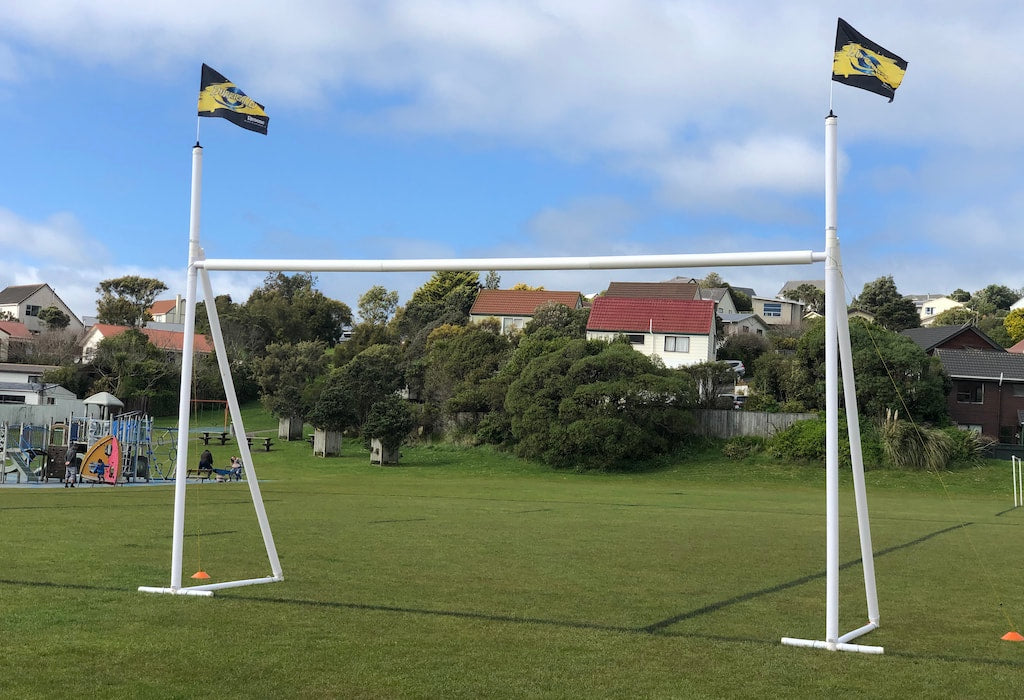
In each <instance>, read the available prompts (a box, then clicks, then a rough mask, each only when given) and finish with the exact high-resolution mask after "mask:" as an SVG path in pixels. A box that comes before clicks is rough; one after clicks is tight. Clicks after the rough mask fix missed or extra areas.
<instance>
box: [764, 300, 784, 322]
mask: <svg viewBox="0 0 1024 700" xmlns="http://www.w3.org/2000/svg"><path fill="white" fill-rule="evenodd" d="M764 315H765V316H772V317H773V318H781V317H782V302H777V301H766V302H765V303H764Z"/></svg>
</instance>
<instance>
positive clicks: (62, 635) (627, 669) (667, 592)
mask: <svg viewBox="0 0 1024 700" xmlns="http://www.w3.org/2000/svg"><path fill="white" fill-rule="evenodd" d="M209 449H210V450H211V452H214V457H215V461H216V462H217V463H222V462H225V461H226V460H227V458H228V457H229V456H230V451H231V446H230V445H228V446H224V447H222V446H220V445H216V444H211V445H210V447H209ZM403 451H404V453H405V457H404V458H403V460H402V465H401V466H399V467H388V468H381V467H373V466H371V465H370V464H369V455H368V452H367V451H366V450H364V449H363V448H362V446H361V445H359V444H357V443H355V442H354V441H346V442H345V444H344V445H343V456H342V457H340V458H332V459H320V458H314V457H312V456H311V452H310V447H309V445H308V444H307V443H306V442H304V441H295V442H285V443H282V444H281V445H280V446H275V449H274V450H273V451H271V452H270V453H259V454H258V455H254V459H256V460H257V467H258V469H259V476H260V481H261V484H262V488H263V493H264V501H265V503H266V507H267V511H268V515H269V517H270V519H271V522H272V524H273V526H274V532H275V536H276V539H277V542H278V544H279V547H280V552H281V559H282V563H283V565H284V570H285V580H284V581H282V582H281V583H277V584H274V585H273V586H253V587H242V588H234V589H231V590H227V591H220V592H218V594H217V596H216V597H214V598H208V599H196V598H190V597H180V596H153V595H147V594H144V593H138V592H137V591H136V588H137V587H138V585H139V584H140V583H149V582H153V581H160V580H163V579H166V577H167V564H168V557H167V552H168V548H169V546H170V540H171V534H172V527H171V522H170V521H171V505H172V502H173V493H172V492H173V489H172V488H164V487H160V486H156V487H154V488H116V489H115V488H108V487H98V486H97V487H95V488H86V489H79V490H76V491H63V490H53V489H46V490H31V489H10V490H6V491H0V498H2V499H3V503H4V515H5V526H4V537H3V539H2V540H0V557H2V559H3V561H4V573H3V575H2V579H3V588H4V595H3V597H2V599H0V610H2V618H3V619H4V621H5V638H6V639H7V640H9V642H11V643H10V644H9V645H8V646H7V648H6V650H5V653H4V655H3V656H2V657H0V658H2V659H3V661H2V662H0V664H2V666H3V669H2V670H3V672H2V673H0V678H2V679H3V681H2V683H3V688H4V691H5V692H4V694H5V695H9V696H11V697H39V696H46V695H49V694H51V693H52V689H53V688H61V689H62V694H85V695H101V694H102V695H113V696H139V695H145V696H160V697H169V696H173V697H201V696H210V695H225V694H228V695H236V696H238V697H267V696H279V697H440V696H444V697H510V696H515V697H522V696H529V697H751V696H757V695H761V694H764V695H769V694H770V695H772V696H776V695H779V694H782V695H784V696H785V697H808V698H810V697H822V696H825V695H840V694H842V695H846V696H852V697H922V698H929V697H933V698H939V697H949V696H950V693H951V689H953V688H955V689H956V691H955V693H954V694H957V695H960V696H962V697H995V698H998V697H1012V696H1015V694H1016V693H1017V691H1018V689H1019V683H1020V676H1021V673H1022V672H1024V644H1020V643H1011V642H1007V641H1003V640H1002V639H1001V638H1000V637H1001V636H1002V635H1003V634H1004V633H1006V632H1007V631H1008V630H1009V629H1011V625H1017V626H1018V627H1017V628H1018V629H1019V624H1020V622H1021V617H1022V615H1024V604H1022V603H1024V601H1022V598H1021V594H1020V591H1019V585H1017V582H1016V580H1015V572H1016V571H1019V570H1020V567H1021V565H1022V563H1024V545H1022V544H1021V539H1019V534H1020V531H1021V530H1022V528H1024V509H1022V508H1015V507H1014V505H1013V492H1012V488H1011V477H1010V474H1011V472H1010V466H1009V463H1008V462H1007V463H1005V464H1004V463H1001V462H1000V463H995V462H990V463H987V464H986V465H985V466H983V467H980V468H976V469H968V470H964V471H958V472H951V473H947V474H943V475H942V481H941V482H940V481H938V480H937V477H936V476H935V475H934V474H928V473H909V472H880V471H871V472H868V474H867V478H868V480H869V486H870V488H871V493H872V497H873V498H872V516H873V517H872V524H873V530H874V542H875V558H876V571H877V575H878V581H879V585H878V588H879V593H880V599H881V600H880V602H881V619H882V624H881V626H880V628H879V629H878V630H876V631H875V632H874V633H873V641H875V642H876V643H878V644H882V645H884V646H885V649H886V653H885V655H883V656H868V655H860V654H852V655H850V654H822V653H821V652H818V651H815V650H810V649H798V648H792V647H786V646H783V645H782V644H780V638H781V637H783V636H787V635H789V636H792V635H799V636H812V635H816V634H820V626H821V606H822V590H823V588H824V585H825V581H824V571H823V567H822V560H821V559H822V558H821V550H822V529H823V523H822V522H821V481H822V479H823V474H822V470H821V467H820V465H815V466H796V465H780V464H777V463H774V462H768V461H758V460H756V459H753V458H751V459H750V460H745V461H728V460H724V459H723V458H722V457H721V455H720V453H717V452H712V451H708V452H695V453H693V454H688V455H685V456H682V457H680V458H679V460H678V461H675V462H673V463H671V464H666V465H664V466H663V467H662V468H660V469H658V470H656V471H653V472H649V473H645V474H630V475H624V474H574V473H565V472H555V471H551V470H550V469H547V468H545V467H543V466H540V465H537V464H533V463H529V462H523V461H520V460H517V459H514V458H512V457H510V456H508V455H503V454H500V453H496V452H493V451H491V450H488V449H459V448H454V447H451V448H448V447H414V448H407V449H405V450H403ZM190 460H191V461H194V458H192V457H191V450H190ZM154 482H155V480H154ZM842 486H843V489H844V494H846V495H844V498H843V500H842V503H841V517H840V522H841V530H842V532H841V562H842V567H843V579H842V588H841V602H840V611H841V617H842V620H843V623H844V624H846V625H855V624H857V622H858V621H859V620H860V619H861V618H862V617H863V615H864V610H863V605H864V602H863V593H862V591H860V590H858V589H859V587H860V585H861V582H860V581H859V576H860V571H859V568H860V566H859V550H858V548H857V545H856V541H857V534H856V524H855V521H856V518H855V515H854V508H853V503H852V498H851V497H849V495H848V494H849V490H850V474H849V473H848V471H844V473H843V474H842ZM186 499H187V503H188V510H187V512H186V522H185V525H184V530H185V535H186V541H185V546H184V565H185V567H186V572H192V571H198V570H200V569H202V570H205V571H206V572H208V574H209V575H210V576H211V578H212V579H213V580H230V579H234V578H239V577H245V576H249V575H251V574H252V573H253V572H254V571H256V572H257V573H259V572H262V571H263V570H264V569H265V568H266V555H265V553H264V549H263V543H262V542H261V540H260V535H259V532H258V528H257V527H256V524H255V518H254V514H253V505H252V502H251V499H250V498H249V496H248V493H247V492H246V487H245V484H244V483H243V484H238V483H227V484H210V483H209V482H207V483H203V484H199V483H192V482H190V484H189V486H188V488H187V494H186ZM90 523H91V524H92V525H88V524H90ZM14 533H17V536H12V535H13V534H14ZM97 659H102V663H97ZM83 669H89V671H88V672H87V673H85V672H83Z"/></svg>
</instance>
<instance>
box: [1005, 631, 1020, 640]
mask: <svg viewBox="0 0 1024 700" xmlns="http://www.w3.org/2000/svg"><path fill="white" fill-rule="evenodd" d="M1000 639H1005V640H1006V641H1008V642H1024V637H1022V636H1020V633H1018V632H1013V631H1010V632H1007V633H1006V634H1004V635H1003V636H1002V637H1000Z"/></svg>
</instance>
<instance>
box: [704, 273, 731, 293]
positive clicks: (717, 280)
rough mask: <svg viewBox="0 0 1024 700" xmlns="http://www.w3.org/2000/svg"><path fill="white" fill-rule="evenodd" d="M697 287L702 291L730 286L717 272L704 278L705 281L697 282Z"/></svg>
mask: <svg viewBox="0 0 1024 700" xmlns="http://www.w3.org/2000/svg"><path fill="white" fill-rule="evenodd" d="M697 286H698V287H700V288H701V289H718V288H719V287H726V286H728V285H727V284H726V282H725V280H724V279H722V276H721V275H720V274H718V273H717V272H709V273H708V274H706V275H705V276H704V279H702V280H697Z"/></svg>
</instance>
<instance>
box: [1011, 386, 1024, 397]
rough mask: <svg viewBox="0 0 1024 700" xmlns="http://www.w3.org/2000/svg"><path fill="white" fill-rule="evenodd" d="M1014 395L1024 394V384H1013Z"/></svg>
mask: <svg viewBox="0 0 1024 700" xmlns="http://www.w3.org/2000/svg"><path fill="white" fill-rule="evenodd" d="M1013 395H1014V396H1024V384H1014V385H1013Z"/></svg>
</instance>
